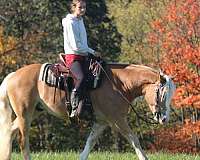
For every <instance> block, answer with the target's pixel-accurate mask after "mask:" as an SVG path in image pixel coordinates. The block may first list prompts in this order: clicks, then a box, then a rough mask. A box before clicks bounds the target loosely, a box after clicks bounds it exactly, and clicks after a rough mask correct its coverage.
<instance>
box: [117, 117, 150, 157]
mask: <svg viewBox="0 0 200 160" xmlns="http://www.w3.org/2000/svg"><path fill="white" fill-rule="evenodd" d="M115 126H116V127H117V130H118V131H119V132H120V133H121V134H122V135H123V136H124V137H125V138H126V139H127V140H128V141H129V142H130V143H131V144H132V146H133V147H134V149H135V152H136V154H137V156H138V158H139V160H148V158H147V156H146V154H145V153H144V151H143V149H142V147H141V146H140V142H139V140H138V138H137V136H136V135H135V134H134V133H133V132H132V130H131V128H130V127H129V125H128V123H127V122H126V120H124V118H123V119H118V120H116V123H115Z"/></svg>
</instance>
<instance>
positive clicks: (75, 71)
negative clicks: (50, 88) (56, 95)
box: [62, 0, 100, 117]
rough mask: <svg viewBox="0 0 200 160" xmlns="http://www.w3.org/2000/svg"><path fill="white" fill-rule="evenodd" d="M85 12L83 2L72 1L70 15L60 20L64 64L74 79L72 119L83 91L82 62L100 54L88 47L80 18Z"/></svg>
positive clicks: (78, 0)
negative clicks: (88, 57) (91, 55)
mask: <svg viewBox="0 0 200 160" xmlns="http://www.w3.org/2000/svg"><path fill="white" fill-rule="evenodd" d="M85 12H86V2H85V0H73V1H72V2H71V13H70V14H67V16H66V17H65V18H63V20H62V25H63V35H64V50H65V62H66V64H67V65H68V67H69V68H70V71H71V73H72V75H73V76H74V78H75V82H76V83H75V87H74V89H73V90H72V93H71V98H70V100H71V105H72V112H71V115H70V117H74V116H75V113H76V108H77V107H78V103H79V100H80V98H81V96H82V94H83V90H84V81H85V77H84V62H85V60H86V57H87V56H88V53H90V54H93V55H94V56H97V57H99V56H100V53H99V52H95V51H94V50H93V49H91V48H89V47H88V44H87V33H86V30H85V26H84V23H83V18H82V16H83V15H84V14H85Z"/></svg>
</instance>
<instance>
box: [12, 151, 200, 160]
mask: <svg viewBox="0 0 200 160" xmlns="http://www.w3.org/2000/svg"><path fill="white" fill-rule="evenodd" d="M148 157H149V158H150V160H200V156H198V155H188V154H167V153H155V154H148ZM32 159H33V160H78V159H79V154H78V153H75V152H62V153H34V154H32ZM12 160H22V157H21V155H20V154H17V153H13V154H12ZM88 160H138V159H137V156H136V155H135V154H133V153H113V152H112V153H110V152H93V153H91V154H90V156H89V158H88Z"/></svg>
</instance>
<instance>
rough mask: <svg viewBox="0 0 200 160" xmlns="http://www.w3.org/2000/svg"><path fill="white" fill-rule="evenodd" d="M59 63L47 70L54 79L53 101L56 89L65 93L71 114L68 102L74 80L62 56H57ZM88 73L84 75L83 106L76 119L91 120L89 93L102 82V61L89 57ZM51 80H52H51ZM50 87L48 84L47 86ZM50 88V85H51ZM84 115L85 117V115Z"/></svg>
mask: <svg viewBox="0 0 200 160" xmlns="http://www.w3.org/2000/svg"><path fill="white" fill-rule="evenodd" d="M59 59H60V61H59V62H58V63H56V64H51V65H50V66H49V70H50V71H51V72H52V73H53V76H54V78H55V83H54V85H53V86H54V87H55V92H54V99H55V93H56V88H59V89H61V90H64V91H65V95H66V96H65V97H66V102H65V103H66V105H67V108H68V111H69V114H70V113H71V109H72V108H71V102H70V95H71V92H72V89H73V88H74V79H73V75H72V74H71V72H70V69H69V68H68V67H67V65H66V64H65V61H64V54H62V53H61V54H59ZM87 63H88V72H87V73H86V95H84V96H85V97H84V104H83V105H82V108H78V109H77V113H78V117H79V118H80V119H81V118H82V119H91V117H90V116H91V115H93V114H92V113H93V110H92V103H91V100H90V96H89V92H90V91H91V90H93V89H96V88H99V87H100V85H101V82H102V68H101V67H102V66H103V61H102V60H101V59H99V58H96V57H94V56H92V55H91V56H89V58H88V60H87ZM51 79H52V78H51ZM49 85H50V84H49ZM51 86H52V84H51ZM85 114H86V115H85Z"/></svg>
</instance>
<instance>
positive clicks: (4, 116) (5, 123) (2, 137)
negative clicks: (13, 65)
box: [0, 73, 13, 160]
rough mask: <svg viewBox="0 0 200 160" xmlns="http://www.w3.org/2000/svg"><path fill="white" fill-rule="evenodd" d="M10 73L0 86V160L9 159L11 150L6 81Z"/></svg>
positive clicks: (10, 127) (10, 113)
mask: <svg viewBox="0 0 200 160" xmlns="http://www.w3.org/2000/svg"><path fill="white" fill-rule="evenodd" d="M12 74H13V73H10V74H9V75H8V76H7V77H6V78H5V79H4V80H3V82H2V84H1V85H0V157H1V160H8V159H10V154H11V148H12V118H11V116H12V109H11V106H10V104H9V99H8V95H7V81H8V79H9V78H10V77H11V76H12Z"/></svg>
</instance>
